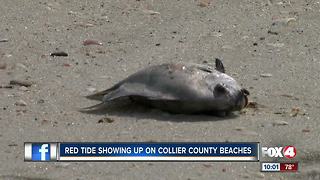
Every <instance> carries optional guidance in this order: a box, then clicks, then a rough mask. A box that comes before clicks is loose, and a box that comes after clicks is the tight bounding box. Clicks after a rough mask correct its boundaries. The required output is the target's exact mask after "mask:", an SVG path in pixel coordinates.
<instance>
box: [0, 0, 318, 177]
mask: <svg viewBox="0 0 320 180" xmlns="http://www.w3.org/2000/svg"><path fill="white" fill-rule="evenodd" d="M0 3H1V6H0V22H1V25H0V86H1V87H2V88H0V142H1V146H0V154H1V156H0V162H1V164H0V179H293V178H296V179H308V178H309V179H317V178H319V177H320V150H319V147H320V146H319V140H320V136H319V134H320V125H319V116H320V104H319V103H320V96H319V94H320V85H319V77H320V73H319V72H320V71H319V69H320V44H319V42H320V35H319V32H320V15H319V13H320V12H319V9H320V4H319V2H318V1H317V0H314V1H298V0H296V1H280V0H269V1H263V0H245V1H237V0H231V1H222V0H211V1H210V0H207V1H206V0H203V1H201V2H200V1H192V0H188V1H182V0H180V1H179V0H177V1H170V0H161V1H153V0H147V1H145V0H136V1H135V0H124V1H120V0H118V1H75V0H68V1H62V0H56V1H48V0H45V1H39V0H34V1H18V0H1V2H0ZM88 39H89V40H95V41H97V42H101V43H103V44H102V45H87V46H85V45H83V41H85V40H88ZM1 40H2V41H1ZM59 51H63V52H66V53H67V54H68V56H67V57H60V56H59V57H52V56H50V53H53V52H59ZM215 58H220V59H222V61H223V62H224V66H225V68H226V73H227V74H229V75H231V76H232V77H234V78H235V79H236V80H237V81H238V82H239V83H241V85H242V86H243V87H245V88H246V89H248V90H249V91H250V93H251V94H250V96H249V100H250V101H252V102H254V103H256V104H254V103H253V104H252V106H251V107H250V108H247V109H245V110H244V111H242V112H241V113H235V114H234V115H232V116H229V117H226V118H219V117H214V116H205V115H173V114H169V113H165V112H161V111H159V110H153V109H146V108H142V107H126V108H123V109H121V110H119V111H115V112H104V113H95V114H87V113H81V112H79V111H78V109H79V108H81V107H86V106H90V105H93V104H95V103H97V102H95V101H91V100H87V99H86V98H84V96H85V95H88V94H91V93H92V92H93V91H95V90H104V89H106V88H109V87H111V86H112V85H113V84H115V83H117V82H118V81H120V80H122V79H124V78H126V77H127V76H128V75H130V74H132V73H134V72H136V71H138V70H140V69H142V68H144V67H147V66H149V65H155V64H161V63H167V62H178V61H182V62H193V63H213V62H214V59H215ZM12 80H18V81H27V82H22V83H32V85H31V86H29V87H24V86H20V85H13V86H12V88H10V86H8V85H9V83H10V81H12ZM28 85H29V84H25V86H28ZM106 117H107V118H110V119H112V120H111V121H108V122H103V123H98V122H101V121H99V120H100V119H103V118H106ZM41 141H43V142H47V141H49V142H64V141H66V142H77V141H81V142H97V141H98V142H144V141H154V142H160V141H164V142H167V141H169V142H226V141H229V142H242V141H244V142H260V143H261V146H285V145H293V146H295V147H296V148H297V156H296V158H295V159H293V160H286V159H279V161H288V162H292V161H293V162H296V161H298V162H299V172H297V173H261V172H260V163H259V162H236V163H235V162H182V163H180V162H101V163H100V162H99V163H97V162H95V163H90V162H82V163H80V162H79V163H75V162H68V163H60V162H57V163H31V162H24V161H23V160H24V142H41ZM273 160H274V159H272V158H263V159H262V161H273Z"/></svg>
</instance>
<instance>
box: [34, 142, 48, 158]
mask: <svg viewBox="0 0 320 180" xmlns="http://www.w3.org/2000/svg"><path fill="white" fill-rule="evenodd" d="M31 160H32V161H50V144H32V159H31Z"/></svg>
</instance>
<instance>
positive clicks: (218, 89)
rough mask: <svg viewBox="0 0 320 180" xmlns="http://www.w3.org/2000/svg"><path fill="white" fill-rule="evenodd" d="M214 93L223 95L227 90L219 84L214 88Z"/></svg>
mask: <svg viewBox="0 0 320 180" xmlns="http://www.w3.org/2000/svg"><path fill="white" fill-rule="evenodd" d="M214 91H215V92H218V93H221V94H224V93H226V92H227V89H226V87H225V86H224V84H217V85H216V86H215V87H214Z"/></svg>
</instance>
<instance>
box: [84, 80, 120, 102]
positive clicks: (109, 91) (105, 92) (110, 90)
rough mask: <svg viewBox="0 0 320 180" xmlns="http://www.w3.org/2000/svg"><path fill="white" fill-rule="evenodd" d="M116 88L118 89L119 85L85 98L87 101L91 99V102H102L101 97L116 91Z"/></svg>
mask: <svg viewBox="0 0 320 180" xmlns="http://www.w3.org/2000/svg"><path fill="white" fill-rule="evenodd" d="M117 88H119V85H118V84H117V85H115V86H113V87H111V88H110V89H106V90H104V91H100V92H97V93H94V94H91V95H88V96H86V98H88V99H92V100H100V101H102V99H103V97H104V96H105V95H107V94H109V93H111V92H112V91H114V90H116V89H117Z"/></svg>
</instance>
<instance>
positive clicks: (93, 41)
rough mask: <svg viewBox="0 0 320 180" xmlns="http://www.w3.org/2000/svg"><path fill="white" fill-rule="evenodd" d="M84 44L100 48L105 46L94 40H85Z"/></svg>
mask: <svg viewBox="0 0 320 180" xmlns="http://www.w3.org/2000/svg"><path fill="white" fill-rule="evenodd" d="M82 44H83V45H84V46H89V45H99V46H102V45H103V44H102V43H101V42H98V41H96V40H92V39H87V40H84V41H83V43H82Z"/></svg>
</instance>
